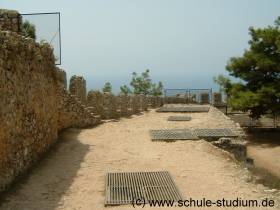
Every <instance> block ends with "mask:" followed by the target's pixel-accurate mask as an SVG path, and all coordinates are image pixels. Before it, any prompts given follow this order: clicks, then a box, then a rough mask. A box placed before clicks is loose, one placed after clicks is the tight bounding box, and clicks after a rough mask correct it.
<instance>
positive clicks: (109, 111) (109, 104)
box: [103, 93, 119, 119]
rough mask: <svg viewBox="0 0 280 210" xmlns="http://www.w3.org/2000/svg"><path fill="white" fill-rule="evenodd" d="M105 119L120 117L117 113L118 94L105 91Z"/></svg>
mask: <svg viewBox="0 0 280 210" xmlns="http://www.w3.org/2000/svg"><path fill="white" fill-rule="evenodd" d="M103 98H104V103H103V106H104V116H103V118H104V119H116V118H118V117H119V116H118V114H117V101H116V96H114V95H113V94H112V93H104V94H103Z"/></svg>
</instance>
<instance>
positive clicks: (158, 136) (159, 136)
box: [150, 129, 198, 140]
mask: <svg viewBox="0 0 280 210" xmlns="http://www.w3.org/2000/svg"><path fill="white" fill-rule="evenodd" d="M150 136H151V138H152V140H191V139H198V137H197V136H196V135H193V134H192V132H191V130H189V129H166V130H150Z"/></svg>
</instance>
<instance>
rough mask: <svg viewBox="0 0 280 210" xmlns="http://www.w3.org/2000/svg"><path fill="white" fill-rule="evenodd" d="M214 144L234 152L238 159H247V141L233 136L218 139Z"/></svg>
mask: <svg viewBox="0 0 280 210" xmlns="http://www.w3.org/2000/svg"><path fill="white" fill-rule="evenodd" d="M212 144H213V145H215V146H217V147H220V148H222V149H224V150H227V151H229V152H231V153H233V154H234V156H235V158H236V159H237V160H242V161H245V160H246V158H247V146H246V142H245V141H240V140H235V139H232V138H220V139H219V140H218V141H214V142H212Z"/></svg>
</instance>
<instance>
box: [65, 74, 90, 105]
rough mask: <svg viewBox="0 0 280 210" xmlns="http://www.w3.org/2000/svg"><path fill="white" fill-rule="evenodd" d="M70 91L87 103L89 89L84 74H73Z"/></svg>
mask: <svg viewBox="0 0 280 210" xmlns="http://www.w3.org/2000/svg"><path fill="white" fill-rule="evenodd" d="M69 91H70V93H71V94H72V95H74V96H76V97H77V99H78V100H80V101H81V102H82V103H84V104H86V97H87V89H86V80H85V79H84V78H83V77H82V76H76V75H74V76H72V77H71V79H70V84H69Z"/></svg>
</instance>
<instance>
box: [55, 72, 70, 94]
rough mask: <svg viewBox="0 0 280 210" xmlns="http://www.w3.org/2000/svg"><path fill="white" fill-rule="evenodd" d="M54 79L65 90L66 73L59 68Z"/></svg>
mask: <svg viewBox="0 0 280 210" xmlns="http://www.w3.org/2000/svg"><path fill="white" fill-rule="evenodd" d="M55 73H56V79H57V81H58V83H59V86H60V87H63V88H64V89H67V78H66V72H65V71H63V70H62V69H60V68H56V72H55Z"/></svg>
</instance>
